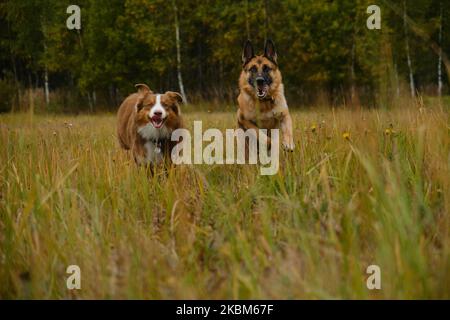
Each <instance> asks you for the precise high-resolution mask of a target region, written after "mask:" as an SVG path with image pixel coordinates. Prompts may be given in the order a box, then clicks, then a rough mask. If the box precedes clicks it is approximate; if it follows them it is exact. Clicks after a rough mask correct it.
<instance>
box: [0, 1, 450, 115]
mask: <svg viewBox="0 0 450 320" xmlns="http://www.w3.org/2000/svg"><path fill="white" fill-rule="evenodd" d="M73 2H74V1H72V0H70V1H67V0H6V1H3V2H2V3H0V28H1V30H2V32H1V33H0V49H1V50H0V95H1V100H2V101H1V102H0V110H2V111H6V110H11V109H14V110H19V109H27V108H30V105H31V106H32V107H33V108H34V107H35V106H36V108H37V107H38V102H40V105H39V108H42V110H46V111H59V110H65V111H89V110H90V111H97V110H104V109H109V110H114V109H116V108H117V106H118V104H119V103H120V100H121V99H122V98H123V97H124V96H126V95H127V94H129V93H130V92H133V91H134V87H133V85H134V84H135V83H147V84H148V85H149V86H150V87H151V88H152V89H153V90H154V91H166V90H175V91H181V92H182V93H183V94H184V95H185V96H186V100H187V101H189V102H191V103H198V102H201V101H207V102H208V103H211V104H217V105H221V104H234V102H235V98H236V96H237V90H238V88H237V79H238V76H239V73H240V69H241V50H242V44H243V43H244V41H245V40H246V39H251V40H252V41H253V43H254V45H255V47H256V48H259V49H260V51H262V47H263V43H264V41H265V39H267V38H271V39H272V40H273V41H274V42H275V44H276V46H277V50H278V57H279V64H280V68H281V71H282V73H283V79H284V83H285V87H286V94H287V97H288V101H289V104H290V105H291V106H294V107H297V106H303V105H311V104H317V103H324V104H329V105H341V104H346V105H358V106H369V107H372V106H380V105H383V104H388V103H389V100H390V99H389V97H392V96H395V95H397V96H398V95H405V94H406V95H412V96H413V95H417V94H426V95H433V96H434V95H436V96H438V95H443V94H446V93H448V90H449V86H448V74H447V71H448V68H447V66H448V59H447V55H446V52H450V41H449V39H450V29H449V28H450V25H449V17H450V10H449V8H448V3H447V1H444V0H414V1H412V0H400V1H398V0H397V1H395V0H379V1H375V3H374V1H372V0H355V1H347V0H243V1H230V0H221V1H219V0H203V1H202V0H183V1H181V0H77V1H76V4H77V5H78V6H79V7H80V8H81V29H80V30H69V29H68V28H67V26H66V20H67V18H68V17H69V14H68V13H67V12H66V10H67V7H68V6H69V5H71V4H74V3H73ZM371 4H376V5H378V6H379V7H380V9H381V29H379V30H370V29H368V28H367V26H366V22H367V19H368V18H369V16H370V14H369V13H367V7H368V6H369V5H371Z"/></svg>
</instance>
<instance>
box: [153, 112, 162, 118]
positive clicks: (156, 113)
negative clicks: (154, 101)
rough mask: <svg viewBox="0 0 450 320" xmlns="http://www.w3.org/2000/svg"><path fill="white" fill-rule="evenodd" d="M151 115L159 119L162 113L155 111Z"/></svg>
mask: <svg viewBox="0 0 450 320" xmlns="http://www.w3.org/2000/svg"><path fill="white" fill-rule="evenodd" d="M153 115H154V116H156V117H161V116H162V112H161V111H155V112H153Z"/></svg>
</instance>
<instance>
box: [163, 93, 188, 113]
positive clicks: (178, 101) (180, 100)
mask: <svg viewBox="0 0 450 320" xmlns="http://www.w3.org/2000/svg"><path fill="white" fill-rule="evenodd" d="M165 95H167V96H168V97H169V98H170V99H172V100H173V101H174V102H175V105H173V111H174V112H175V113H176V114H177V115H179V114H181V110H180V104H182V103H183V102H184V99H183V96H182V95H181V94H179V93H178V92H174V91H167V92H166V93H165Z"/></svg>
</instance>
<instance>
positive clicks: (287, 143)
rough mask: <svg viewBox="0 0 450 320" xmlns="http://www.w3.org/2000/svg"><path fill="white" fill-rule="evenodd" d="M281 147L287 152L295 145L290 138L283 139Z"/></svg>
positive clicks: (292, 149) (291, 150)
mask: <svg viewBox="0 0 450 320" xmlns="http://www.w3.org/2000/svg"><path fill="white" fill-rule="evenodd" d="M282 144H283V149H284V150H286V151H289V152H293V151H294V148H295V145H294V141H293V140H292V139H290V140H285V141H283V143H282Z"/></svg>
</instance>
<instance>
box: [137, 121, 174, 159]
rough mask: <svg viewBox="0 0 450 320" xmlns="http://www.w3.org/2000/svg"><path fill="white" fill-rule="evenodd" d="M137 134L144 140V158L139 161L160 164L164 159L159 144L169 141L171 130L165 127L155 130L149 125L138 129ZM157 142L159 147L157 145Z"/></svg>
mask: <svg viewBox="0 0 450 320" xmlns="http://www.w3.org/2000/svg"><path fill="white" fill-rule="evenodd" d="M137 131H138V134H139V135H140V136H141V138H142V139H143V140H144V150H145V158H143V159H139V161H140V162H145V163H160V162H161V161H162V160H163V159H164V153H163V150H161V144H164V141H167V140H169V139H170V136H171V130H170V129H169V128H167V127H166V126H163V127H161V128H159V129H156V128H155V127H153V126H152V125H151V124H148V125H146V126H143V127H140V128H139V129H138V130H137ZM158 142H159V145H158Z"/></svg>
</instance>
